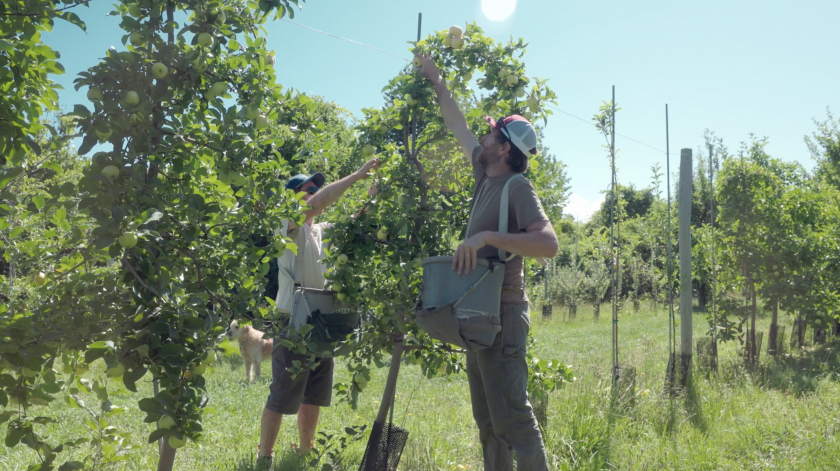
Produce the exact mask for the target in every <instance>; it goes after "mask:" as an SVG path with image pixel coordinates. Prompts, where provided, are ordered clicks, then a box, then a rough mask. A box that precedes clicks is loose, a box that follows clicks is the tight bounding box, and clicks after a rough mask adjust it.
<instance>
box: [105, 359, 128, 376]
mask: <svg viewBox="0 0 840 471" xmlns="http://www.w3.org/2000/svg"><path fill="white" fill-rule="evenodd" d="M105 374H107V375H108V376H109V377H111V378H119V377H120V376H122V375H123V374H125V365H123V364H122V363H117V366H114V367H112V368H108V369H107V370H105Z"/></svg>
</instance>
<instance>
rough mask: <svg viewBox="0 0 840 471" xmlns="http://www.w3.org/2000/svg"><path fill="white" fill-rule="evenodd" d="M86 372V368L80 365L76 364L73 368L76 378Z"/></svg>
mask: <svg viewBox="0 0 840 471" xmlns="http://www.w3.org/2000/svg"><path fill="white" fill-rule="evenodd" d="M87 372H88V368H87V367H86V366H84V365H81V364H78V363H77V364H76V367H75V368H73V373H76V376H81V375H83V374H85V373H87Z"/></svg>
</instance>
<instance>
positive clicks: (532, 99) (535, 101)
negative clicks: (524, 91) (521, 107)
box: [528, 95, 540, 106]
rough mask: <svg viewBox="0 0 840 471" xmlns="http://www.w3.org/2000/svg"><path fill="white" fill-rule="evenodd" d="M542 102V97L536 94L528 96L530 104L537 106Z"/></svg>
mask: <svg viewBox="0 0 840 471" xmlns="http://www.w3.org/2000/svg"><path fill="white" fill-rule="evenodd" d="M539 104H540V99H539V98H537V96H536V95H531V96H529V97H528V106H537V105H539Z"/></svg>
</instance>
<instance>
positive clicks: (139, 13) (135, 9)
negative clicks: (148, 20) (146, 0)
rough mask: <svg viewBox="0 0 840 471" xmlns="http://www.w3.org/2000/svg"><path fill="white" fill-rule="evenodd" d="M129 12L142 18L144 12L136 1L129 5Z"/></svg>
mask: <svg viewBox="0 0 840 471" xmlns="http://www.w3.org/2000/svg"><path fill="white" fill-rule="evenodd" d="M128 14H129V15H131V16H133V17H135V18H140V17H141V16H143V12H142V11H141V10H140V5H138V4H136V3H132V4H131V5H130V6H129V7H128Z"/></svg>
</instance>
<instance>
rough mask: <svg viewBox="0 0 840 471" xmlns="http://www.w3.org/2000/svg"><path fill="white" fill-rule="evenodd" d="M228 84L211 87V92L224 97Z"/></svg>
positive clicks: (216, 84)
mask: <svg viewBox="0 0 840 471" xmlns="http://www.w3.org/2000/svg"><path fill="white" fill-rule="evenodd" d="M227 88H228V87H227V83H225V82H216V83H214V84H213V86H212V87H210V90H211V91H212V92H213V93H215V94H216V95H222V94H224V93H225V92H226V91H227Z"/></svg>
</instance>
